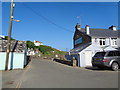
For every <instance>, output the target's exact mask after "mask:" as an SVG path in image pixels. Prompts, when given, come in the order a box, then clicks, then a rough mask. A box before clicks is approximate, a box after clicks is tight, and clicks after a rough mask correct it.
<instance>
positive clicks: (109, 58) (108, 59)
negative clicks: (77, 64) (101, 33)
mask: <svg viewBox="0 0 120 90" xmlns="http://www.w3.org/2000/svg"><path fill="white" fill-rule="evenodd" d="M92 65H93V67H98V68H104V67H110V68H111V69H112V70H114V71H117V70H119V68H120V51H118V50H114V51H103V52H97V53H96V54H95V55H94V56H93V58H92Z"/></svg>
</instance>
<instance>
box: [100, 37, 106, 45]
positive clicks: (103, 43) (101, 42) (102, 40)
mask: <svg viewBox="0 0 120 90" xmlns="http://www.w3.org/2000/svg"><path fill="white" fill-rule="evenodd" d="M105 41H106V40H105V38H100V41H99V42H100V45H102V46H104V45H105Z"/></svg>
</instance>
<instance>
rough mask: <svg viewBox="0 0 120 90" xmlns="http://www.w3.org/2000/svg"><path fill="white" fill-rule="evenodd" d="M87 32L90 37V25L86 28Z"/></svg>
mask: <svg viewBox="0 0 120 90" xmlns="http://www.w3.org/2000/svg"><path fill="white" fill-rule="evenodd" d="M85 31H86V34H88V35H89V34H90V27H89V25H88V24H87V25H86V26H85Z"/></svg>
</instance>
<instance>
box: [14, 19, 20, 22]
mask: <svg viewBox="0 0 120 90" xmlns="http://www.w3.org/2000/svg"><path fill="white" fill-rule="evenodd" d="M13 21H16V22H21V20H16V19H13Z"/></svg>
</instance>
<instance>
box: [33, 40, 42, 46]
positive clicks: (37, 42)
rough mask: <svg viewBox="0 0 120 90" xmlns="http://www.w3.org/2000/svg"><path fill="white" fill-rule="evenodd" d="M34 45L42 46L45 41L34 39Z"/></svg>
mask: <svg viewBox="0 0 120 90" xmlns="http://www.w3.org/2000/svg"><path fill="white" fill-rule="evenodd" d="M34 45H35V46H40V45H43V43H42V42H40V41H35V40H34Z"/></svg>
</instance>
